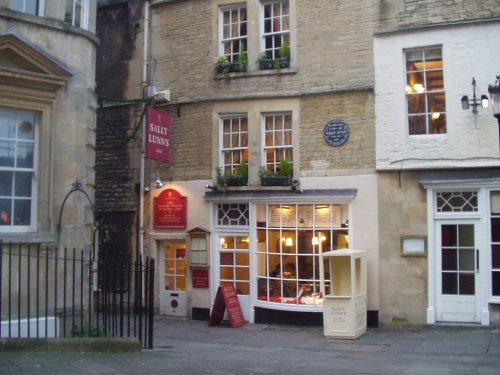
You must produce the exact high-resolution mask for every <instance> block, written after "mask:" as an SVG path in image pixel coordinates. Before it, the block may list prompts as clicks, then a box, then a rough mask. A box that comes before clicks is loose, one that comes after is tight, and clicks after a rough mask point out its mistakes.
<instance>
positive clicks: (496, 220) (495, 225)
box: [491, 217, 500, 242]
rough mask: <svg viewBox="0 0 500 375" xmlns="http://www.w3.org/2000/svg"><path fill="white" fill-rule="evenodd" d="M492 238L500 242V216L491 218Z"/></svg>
mask: <svg viewBox="0 0 500 375" xmlns="http://www.w3.org/2000/svg"><path fill="white" fill-rule="evenodd" d="M491 240H492V241H493V242H500V217H492V218H491Z"/></svg>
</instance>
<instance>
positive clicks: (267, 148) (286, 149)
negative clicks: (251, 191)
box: [261, 111, 294, 172]
mask: <svg viewBox="0 0 500 375" xmlns="http://www.w3.org/2000/svg"><path fill="white" fill-rule="evenodd" d="M285 116H290V128H289V129H288V128H287V129H285V128H284V126H283V127H282V129H281V130H277V129H276V120H277V117H281V121H284V117H285ZM269 117H273V118H274V120H273V129H272V130H271V131H266V118H269ZM286 132H291V139H290V143H289V144H288V143H285V141H286ZM261 133H262V165H263V166H264V167H265V168H266V169H268V170H270V171H272V172H279V168H280V160H281V159H286V160H287V161H289V162H290V163H291V164H293V141H294V140H293V139H294V135H293V113H292V112H291V111H290V112H274V113H262V114H261ZM269 133H271V134H272V144H271V145H266V135H267V134H269ZM279 133H281V134H279ZM278 135H279V136H280V137H281V139H282V140H283V142H282V144H276V139H277V138H278ZM280 151H282V155H283V157H279V156H277V155H276V154H277V153H281V152H280ZM268 152H273V154H274V158H273V159H274V160H273V161H272V162H268V160H267V153H268Z"/></svg>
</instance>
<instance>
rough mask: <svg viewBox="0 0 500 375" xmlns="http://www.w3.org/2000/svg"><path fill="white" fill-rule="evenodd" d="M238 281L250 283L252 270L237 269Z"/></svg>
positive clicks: (246, 268) (245, 268)
mask: <svg viewBox="0 0 500 375" xmlns="http://www.w3.org/2000/svg"><path fill="white" fill-rule="evenodd" d="M236 280H239V281H248V280H250V268H248V267H236Z"/></svg>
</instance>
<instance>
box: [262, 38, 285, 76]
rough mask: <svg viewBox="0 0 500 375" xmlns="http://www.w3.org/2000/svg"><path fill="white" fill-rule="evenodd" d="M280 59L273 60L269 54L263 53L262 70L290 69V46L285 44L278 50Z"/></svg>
mask: <svg viewBox="0 0 500 375" xmlns="http://www.w3.org/2000/svg"><path fill="white" fill-rule="evenodd" d="M278 56H279V57H278V58H277V59H272V58H271V55H270V54H269V52H263V53H262V54H261V55H260V58H259V68H260V70H269V69H276V70H280V69H284V68H289V67H290V45H289V44H288V43H287V42H284V43H283V45H282V46H281V47H280V49H279V50H278Z"/></svg>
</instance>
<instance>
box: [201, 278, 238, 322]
mask: <svg viewBox="0 0 500 375" xmlns="http://www.w3.org/2000/svg"><path fill="white" fill-rule="evenodd" d="M226 308H227V315H229V323H230V324H231V327H233V328H236V327H241V326H242V325H244V324H246V322H245V319H243V312H242V311H241V306H240V301H238V295H237V294H236V290H234V286H233V284H223V285H221V286H220V287H218V288H217V294H216V295H215V300H214V306H213V308H212V314H210V320H209V321H208V325H209V326H213V325H216V324H219V323H220V322H221V321H222V318H223V317H224V310H225V309H226Z"/></svg>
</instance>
